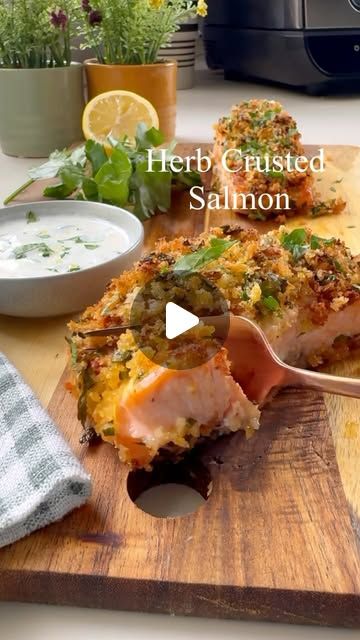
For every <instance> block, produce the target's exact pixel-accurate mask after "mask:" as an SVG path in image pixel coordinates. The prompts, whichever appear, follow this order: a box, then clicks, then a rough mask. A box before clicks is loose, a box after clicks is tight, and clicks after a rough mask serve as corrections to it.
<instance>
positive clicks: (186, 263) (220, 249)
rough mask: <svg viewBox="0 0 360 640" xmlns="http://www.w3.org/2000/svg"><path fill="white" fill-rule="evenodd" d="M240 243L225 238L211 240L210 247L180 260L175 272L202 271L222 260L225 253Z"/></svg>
mask: <svg viewBox="0 0 360 640" xmlns="http://www.w3.org/2000/svg"><path fill="white" fill-rule="evenodd" d="M238 242H239V241H238V240H225V238H211V240H210V246H209V247H204V248H203V249H198V251H195V253H189V254H187V255H185V256H183V257H182V258H180V259H179V260H178V261H177V262H176V264H175V266H174V271H175V272H178V271H196V270H198V269H202V268H203V267H205V266H206V265H207V264H209V263H210V262H213V261H214V260H217V259H218V258H220V257H221V256H222V255H223V253H225V251H227V250H228V249H230V248H231V247H233V246H234V245H235V244H237V243H238Z"/></svg>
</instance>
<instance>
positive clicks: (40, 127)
mask: <svg viewBox="0 0 360 640" xmlns="http://www.w3.org/2000/svg"><path fill="white" fill-rule="evenodd" d="M83 109H84V93H83V75H82V65H81V64H77V63H73V64H72V65H71V66H70V67H57V68H54V69H4V68H2V69H0V146H1V148H2V151H3V153H6V154H7V155H10V156H22V157H25V158H43V157H47V156H48V155H49V153H50V152H51V151H54V150H55V149H63V148H64V147H68V146H69V145H71V144H73V143H74V142H79V141H80V140H82V137H83V135H82V130H81V117H82V112H83Z"/></svg>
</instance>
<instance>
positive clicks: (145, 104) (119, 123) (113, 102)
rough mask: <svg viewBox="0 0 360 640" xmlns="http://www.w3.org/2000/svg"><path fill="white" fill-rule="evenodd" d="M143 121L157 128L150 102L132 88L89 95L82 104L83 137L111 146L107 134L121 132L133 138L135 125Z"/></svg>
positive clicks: (114, 136)
mask: <svg viewBox="0 0 360 640" xmlns="http://www.w3.org/2000/svg"><path fill="white" fill-rule="evenodd" d="M140 122H144V123H145V124H146V125H147V126H148V127H149V128H151V127H155V128H156V129H158V128H159V116H158V114H157V112H156V110H155V108H154V107H153V105H152V104H151V103H150V102H149V101H148V100H146V99H145V98H143V97H142V96H139V95H138V94H137V93H133V92H132V91H123V90H121V89H119V90H117V91H107V92H106V93H101V94H99V95H98V96H96V97H95V98H93V99H92V100H91V101H90V102H89V103H88V104H87V105H86V107H85V110H84V114H83V119H82V128H83V133H84V137H85V139H86V140H95V141H96V142H99V143H100V144H103V145H105V147H107V148H111V145H110V144H109V143H108V141H107V138H108V136H109V135H111V136H112V137H113V138H115V140H121V139H122V138H123V137H124V136H128V137H129V138H131V139H134V137H135V134H136V129H137V126H138V124H139V123H140Z"/></svg>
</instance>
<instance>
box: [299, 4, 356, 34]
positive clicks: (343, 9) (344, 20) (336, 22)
mask: <svg viewBox="0 0 360 640" xmlns="http://www.w3.org/2000/svg"><path fill="white" fill-rule="evenodd" d="M303 2H304V26H305V29H357V28H359V27H360V0H303Z"/></svg>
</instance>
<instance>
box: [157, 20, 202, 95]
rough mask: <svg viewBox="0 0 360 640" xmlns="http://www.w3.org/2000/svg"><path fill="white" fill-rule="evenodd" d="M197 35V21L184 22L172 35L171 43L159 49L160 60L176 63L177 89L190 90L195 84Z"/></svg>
mask: <svg viewBox="0 0 360 640" xmlns="http://www.w3.org/2000/svg"><path fill="white" fill-rule="evenodd" d="M198 35H199V24H198V19H197V18H193V19H192V20H188V21H187V22H184V23H182V24H181V26H180V30H179V31H177V32H176V33H174V35H173V36H172V38H171V42H170V43H169V44H168V45H167V46H166V47H162V48H161V49H160V54H159V57H160V58H166V59H167V60H173V61H175V60H176V61H177V64H178V77H177V88H178V89H191V88H192V87H193V86H194V83H195V57H196V44H197V40H198Z"/></svg>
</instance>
